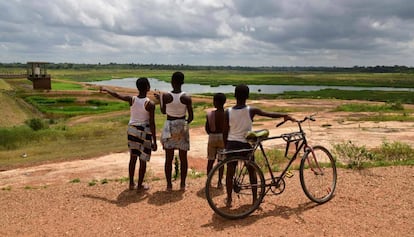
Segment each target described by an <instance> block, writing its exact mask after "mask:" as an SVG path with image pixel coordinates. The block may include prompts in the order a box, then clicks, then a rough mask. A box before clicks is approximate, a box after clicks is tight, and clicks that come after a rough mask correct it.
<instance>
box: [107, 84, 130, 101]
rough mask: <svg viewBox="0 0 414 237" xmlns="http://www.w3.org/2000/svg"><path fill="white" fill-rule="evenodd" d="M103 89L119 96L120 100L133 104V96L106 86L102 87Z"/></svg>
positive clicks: (116, 96) (114, 95)
mask: <svg viewBox="0 0 414 237" xmlns="http://www.w3.org/2000/svg"><path fill="white" fill-rule="evenodd" d="M101 91H104V92H107V93H108V94H110V95H112V96H113V97H115V98H118V99H120V100H123V101H127V102H129V105H132V96H129V95H121V94H118V93H117V92H115V91H113V90H110V89H108V88H104V87H102V88H101Z"/></svg>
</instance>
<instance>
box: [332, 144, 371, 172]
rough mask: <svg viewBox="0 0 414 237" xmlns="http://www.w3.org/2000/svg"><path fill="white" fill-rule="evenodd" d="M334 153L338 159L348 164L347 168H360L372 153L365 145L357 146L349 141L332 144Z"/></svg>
mask: <svg viewBox="0 0 414 237" xmlns="http://www.w3.org/2000/svg"><path fill="white" fill-rule="evenodd" d="M333 148H334V154H336V155H337V156H338V157H339V160H341V161H342V162H344V163H345V164H347V165H348V167H349V168H356V169H361V168H363V164H364V162H367V161H369V160H372V159H373V158H374V154H373V153H370V152H369V151H368V150H367V149H366V148H365V146H357V145H355V144H353V143H352V142H351V141H348V142H343V143H340V144H334V146H333Z"/></svg>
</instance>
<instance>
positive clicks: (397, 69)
mask: <svg viewBox="0 0 414 237" xmlns="http://www.w3.org/2000/svg"><path fill="white" fill-rule="evenodd" d="M47 67H48V68H49V69H80V70H82V69H85V70H86V69H149V70H235V71H254V72H260V71H262V72H332V73H361V72H365V73H414V67H407V66H399V65H394V66H353V67H298V66H292V67H277V66H271V67H247V66H202V65H198V66H197V65H185V64H139V63H121V64H119V63H115V62H111V63H108V64H102V63H98V64H84V63H82V64H77V63H50V64H48V66H47ZM0 68H21V69H25V68H26V63H0Z"/></svg>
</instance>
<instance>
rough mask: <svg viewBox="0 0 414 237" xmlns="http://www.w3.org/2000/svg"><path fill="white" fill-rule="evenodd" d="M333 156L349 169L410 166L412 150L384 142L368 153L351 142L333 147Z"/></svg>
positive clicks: (413, 155) (406, 146)
mask: <svg viewBox="0 0 414 237" xmlns="http://www.w3.org/2000/svg"><path fill="white" fill-rule="evenodd" d="M333 148H334V154H335V155H337V156H338V157H339V159H340V161H342V162H343V163H345V164H347V165H348V167H349V168H357V169H361V168H363V166H364V164H368V163H369V166H372V165H374V166H383V165H397V164H412V161H414V150H413V149H412V148H411V147H410V146H409V145H408V144H405V143H401V142H398V141H395V142H392V143H390V142H386V141H384V142H383V143H382V145H381V146H380V147H379V148H376V149H372V151H368V150H367V149H366V148H365V146H356V145H355V144H353V143H352V142H351V141H348V142H344V143H341V144H335V145H333Z"/></svg>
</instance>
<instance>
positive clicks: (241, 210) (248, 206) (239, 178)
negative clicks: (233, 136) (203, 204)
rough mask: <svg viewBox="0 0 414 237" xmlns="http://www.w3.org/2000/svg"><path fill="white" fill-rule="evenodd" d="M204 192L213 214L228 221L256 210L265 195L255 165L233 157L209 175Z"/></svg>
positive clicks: (261, 178)
mask: <svg viewBox="0 0 414 237" xmlns="http://www.w3.org/2000/svg"><path fill="white" fill-rule="evenodd" d="M220 171H222V172H223V175H222V176H221V175H220V174H221V172H220ZM205 192H206V198H207V201H208V204H209V205H210V207H211V208H212V209H213V210H214V212H215V213H217V214H218V215H220V216H222V217H225V218H228V219H240V218H244V217H246V216H248V215H250V214H251V213H252V212H253V211H255V210H256V209H257V208H258V207H259V205H260V203H261V201H262V199H263V196H264V194H265V180H264V176H263V173H262V171H261V170H260V168H259V167H258V166H257V165H256V163H254V162H253V161H250V160H248V159H246V158H244V157H232V158H229V159H225V160H224V161H222V162H220V163H219V164H218V165H216V166H215V167H214V168H213V169H212V170H211V171H210V173H209V174H208V177H207V181H206V187H205Z"/></svg>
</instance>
